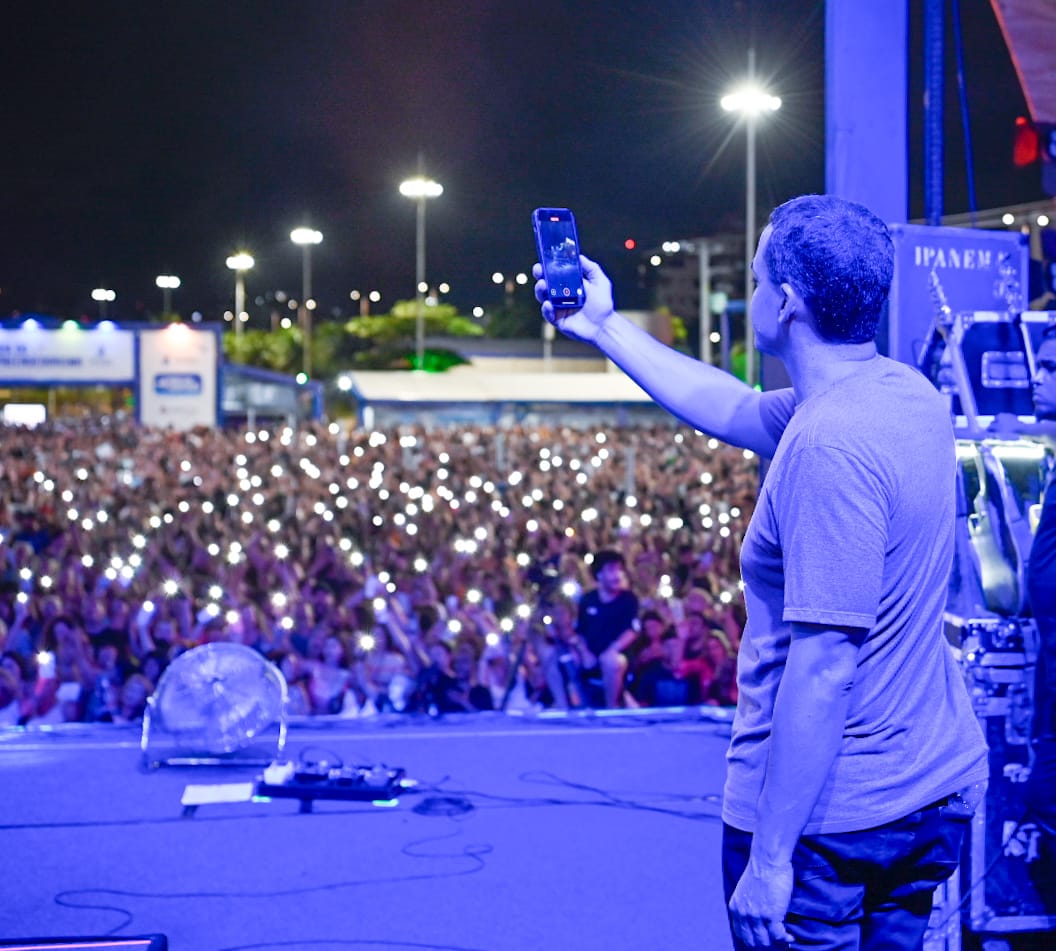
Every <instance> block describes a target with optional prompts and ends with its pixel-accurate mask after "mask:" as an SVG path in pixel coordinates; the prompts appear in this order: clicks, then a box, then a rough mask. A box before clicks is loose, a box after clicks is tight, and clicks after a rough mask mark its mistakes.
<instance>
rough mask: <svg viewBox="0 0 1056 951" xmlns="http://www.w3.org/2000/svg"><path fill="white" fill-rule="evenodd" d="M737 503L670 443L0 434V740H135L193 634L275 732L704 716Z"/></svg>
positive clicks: (575, 434) (687, 443) (739, 488)
mask: <svg viewBox="0 0 1056 951" xmlns="http://www.w3.org/2000/svg"><path fill="white" fill-rule="evenodd" d="M756 490H757V460H756V459H755V458H754V457H753V455H752V453H750V452H743V451H741V450H735V449H732V448H730V447H728V446H725V445H723V444H721V443H719V442H717V441H716V440H713V439H708V438H706V437H704V436H702V435H700V434H699V433H697V432H695V431H694V430H692V429H688V428H685V427H681V428H679V427H676V426H674V425H673V424H672V425H665V424H657V425H654V426H637V427H626V428H619V427H618V428H610V429H606V430H604V431H598V430H597V429H582V428H572V427H566V426H563V425H560V424H554V425H540V426H534V427H515V428H506V429H496V428H492V427H487V426H476V425H461V426H456V427H445V428H437V429H431V430H426V429H423V428H419V427H400V428H398V429H393V430H389V431H360V430H349V429H346V428H344V427H342V426H339V425H337V424H330V425H325V424H322V423H319V424H307V425H303V426H300V427H298V428H296V429H291V428H289V427H285V426H277V427H275V428H273V429H270V430H268V429H260V430H257V429H253V430H248V431H237V432H236V431H233V430H226V429H210V430H204V429H198V430H192V431H187V432H178V431H172V430H153V429H149V428H144V427H140V426H139V425H137V424H136V423H135V422H134V421H132V420H130V419H127V418H121V417H108V418H102V419H96V420H67V421H64V420H54V421H50V422H48V423H46V424H44V425H42V426H39V427H37V428H35V429H22V428H9V429H7V430H6V431H4V432H3V437H2V441H0V533H2V535H0V644H2V645H3V653H2V659H0V725H2V726H10V725H16V724H22V725H27V724H28V725H34V724H47V723H59V722H70V721H87V722H100V721H102V722H118V723H121V722H131V721H135V720H136V719H137V718H139V717H141V716H142V714H143V711H144V707H145V704H146V703H147V700H148V698H149V697H150V695H151V693H152V692H153V691H154V690H155V689H156V687H157V686H158V683H159V680H160V678H161V677H162V676H163V674H164V672H165V670H166V669H167V667H168V665H169V664H171V663H172V661H173V660H174V659H175V658H176V657H177V656H178V655H180V654H181V653H183V652H185V651H187V650H189V649H191V648H194V647H196V646H198V645H201V644H205V643H210V642H215V641H234V642H238V643H241V644H244V645H247V646H249V647H251V648H253V649H255V650H257V651H259V652H260V653H261V654H263V655H265V656H266V657H268V658H269V659H271V660H272V661H273V662H274V663H275V664H276V665H277V666H278V667H279V668H280V669H281V671H282V672H283V674H284V676H285V678H286V681H287V684H288V688H289V711H290V713H291V714H292V715H312V714H339V715H343V716H364V715H368V714H370V713H373V712H385V711H400V712H402V711H407V712H415V711H418V712H429V713H449V712H457V711H468V710H486V709H505V710H538V709H543V708H546V707H556V708H565V709H574V708H577V707H600V706H640V705H648V706H652V705H661V706H663V705H667V706H670V705H685V704H720V705H729V704H732V703H734V702H735V699H736V682H735V676H734V667H735V656H736V651H737V647H738V643H739V637H740V631H741V628H742V625H743V620H744V617H743V598H742V596H741V591H740V588H739V578H740V571H739V548H740V542H741V536H742V535H743V532H744V529H745V527H746V525H747V523H748V519H749V517H750V516H751V511H752V506H753V504H754V500H755V496H756ZM610 602H613V603H616V602H618V605H619V611H618V612H616V613H618V614H619V615H620V617H619V618H618V619H616V617H615V614H614V613H613V611H611V610H609V604H610ZM599 605H600V609H599ZM613 625H616V627H613ZM617 628H618V629H617Z"/></svg>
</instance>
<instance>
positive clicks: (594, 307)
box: [532, 254, 613, 343]
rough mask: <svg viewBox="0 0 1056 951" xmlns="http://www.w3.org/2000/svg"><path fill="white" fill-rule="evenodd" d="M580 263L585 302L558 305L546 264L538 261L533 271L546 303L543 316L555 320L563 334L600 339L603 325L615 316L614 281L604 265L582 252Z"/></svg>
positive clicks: (590, 340)
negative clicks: (551, 293)
mask: <svg viewBox="0 0 1056 951" xmlns="http://www.w3.org/2000/svg"><path fill="white" fill-rule="evenodd" d="M579 264H580V267H581V268H582V270H583V291H584V302H583V306H582V307H579V308H565V307H558V308H555V307H554V305H553V304H552V303H551V301H550V299H549V295H548V293H547V284H546V281H545V280H544V279H543V269H542V266H541V265H539V264H536V265H535V266H534V267H533V268H532V275H533V276H534V277H535V279H536V284H535V297H536V299H537V300H538V301H539V303H540V304H542V312H543V319H544V320H546V321H547V322H548V323H551V324H553V325H554V326H555V327H556V328H557V329H558V330H560V331H561V332H562V333H563V334H567V335H568V336H569V337H575V338H576V339H577V340H583V341H584V342H586V343H596V342H597V339H598V334H599V333H600V331H601V327H602V325H603V324H604V323H605V321H606V320H608V318H609V317H611V316H612V313H613V303H612V283H611V282H610V281H609V279H608V278H607V277H606V276H605V272H604V271H602V269H601V267H600V265H598V264H597V263H595V262H594V261H592V260H590V258H588V257H586V256H585V255H583V254H581V255H580V256H579Z"/></svg>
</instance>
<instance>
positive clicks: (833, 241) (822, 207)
mask: <svg viewBox="0 0 1056 951" xmlns="http://www.w3.org/2000/svg"><path fill="white" fill-rule="evenodd" d="M770 228H771V232H770V240H769V242H768V243H767V246H766V254H765V259H766V269H767V271H768V272H769V275H770V280H771V281H773V283H774V284H777V285H780V284H784V283H788V284H791V285H792V287H793V288H794V290H795V291H796V293H797V294H799V296H800V297H802V298H803V301H804V303H805V304H806V305H807V306H808V307H809V308H810V311H811V313H812V314H813V315H814V320H815V322H816V324H817V328H818V333H819V334H820V335H821V336H822V338H824V339H825V340H828V341H831V342H833V343H866V342H868V341H870V340H872V339H874V338H875V337H876V330H877V326H878V325H879V323H880V315H881V313H882V311H883V308H884V302H885V301H886V300H887V295H888V291H889V290H890V289H891V278H892V275H893V274H894V261H895V250H894V244H893V243H892V241H891V232H890V231H889V230H888V228H887V225H885V224H884V222H883V221H881V220H880V219H879V218H878V217H877V216H876V215H874V214H873V213H872V212H871V211H870V210H869V209H868V208H866V207H865V206H864V205H859V204H856V203H855V202H852V201H847V200H846V199H843V198H837V197H835V196H834V195H802V196H800V197H799V198H793V199H792V200H791V201H786V202H785V203H784V204H783V205H779V206H778V207H777V208H775V209H774V211H773V213H772V214H771V215H770Z"/></svg>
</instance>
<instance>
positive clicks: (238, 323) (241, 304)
mask: <svg viewBox="0 0 1056 951" xmlns="http://www.w3.org/2000/svg"><path fill="white" fill-rule="evenodd" d="M245 309H246V282H245V278H244V277H243V274H242V272H241V271H235V336H241V335H242V311H243V310H245Z"/></svg>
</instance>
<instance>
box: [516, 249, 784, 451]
mask: <svg viewBox="0 0 1056 951" xmlns="http://www.w3.org/2000/svg"><path fill="white" fill-rule="evenodd" d="M579 260H580V265H581V267H582V269H583V282H584V287H585V290H586V300H585V302H584V304H583V306H582V307H581V308H579V309H576V310H567V309H562V308H559V309H557V310H556V311H555V309H554V306H553V304H551V303H550V301H549V300H548V299H547V293H546V283H545V282H544V281H543V280H541V278H542V268H541V267H540V266H539V265H538V264H537V265H535V267H534V268H533V274H534V276H535V278H536V282H537V283H536V286H535V294H536V297H537V299H538V300H539V301H540V302H541V304H542V313H543V318H544V319H545V320H547V321H548V322H549V323H551V324H553V325H554V326H555V327H557V329H558V330H560V331H561V332H562V333H563V334H566V335H567V336H569V337H574V338H575V339H577V340H582V341H584V342H585V343H590V344H593V345H594V346H596V347H597V348H598V349H599V350H601V351H602V352H603V353H604V354H605V355H606V356H607V357H608V358H609V359H610V360H612V361H613V362H614V363H616V365H617V366H619V367H620V368H621V369H622V370H623V371H624V372H625V373H626V374H627V375H628V376H629V377H631V379H633V380H634V381H635V382H636V383H637V384H638V385H639V386H640V387H642V389H643V390H645V391H646V392H647V393H648V394H649V395H650V396H651V397H652V398H653V399H654V400H656V402H657V403H659V404H660V405H661V406H663V407H664V409H666V410H667V411H668V412H670V413H672V414H673V415H675V416H677V417H678V418H679V419H681V420H683V421H684V422H686V423H688V424H689V425H690V426H693V427H694V428H696V429H699V430H701V431H702V432H705V433H707V434H708V435H710V436H714V437H715V438H716V439H721V440H722V441H723V442H726V443H730V444H731V445H734V446H740V447H742V448H745V449H751V450H752V451H753V452H756V453H759V455H762V456H766V457H770V456H772V455H773V454H774V451H775V450H776V448H777V440H776V439H775V438H774V437H773V436H772V435H771V434H770V433H769V432H768V431H767V429H766V427H765V426H764V424H763V420H762V416H761V414H760V402H761V396H762V394H760V393H759V392H758V391H757V390H754V389H752V388H751V387H749V386H748V385H746V384H745V383H743V382H742V381H741V380H739V379H737V378H736V377H735V376H733V375H732V374H729V373H726V372H725V371H723V370H720V369H719V368H718V367H714V366H711V365H709V364H706V363H701V362H700V361H699V360H695V359H693V358H692V357H690V356H687V355H685V354H683V353H679V352H678V351H677V350H673V349H672V348H671V347H668V346H667V345H665V344H663V343H661V342H660V341H659V340H657V339H656V338H655V337H653V336H652V335H651V334H649V333H647V332H646V331H645V330H642V329H641V328H640V327H638V326H637V325H636V324H634V323H632V322H631V321H629V320H628V319H627V318H625V317H623V316H622V315H620V314H619V313H617V312H616V310H615V309H614V306H613V300H612V284H611V283H610V281H609V279H608V277H606V276H605V273H604V271H602V269H601V267H600V266H599V265H598V264H596V263H595V262H594V261H592V260H590V258H588V257H586V256H584V255H580V259H579Z"/></svg>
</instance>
